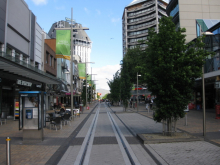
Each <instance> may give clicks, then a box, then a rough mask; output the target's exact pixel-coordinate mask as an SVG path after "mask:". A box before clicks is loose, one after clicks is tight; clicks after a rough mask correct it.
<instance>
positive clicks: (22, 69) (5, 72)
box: [0, 54, 60, 119]
mask: <svg viewBox="0 0 220 165" xmlns="http://www.w3.org/2000/svg"><path fill="white" fill-rule="evenodd" d="M59 83H60V82H59V80H58V79H57V78H56V77H53V76H51V75H48V74H46V73H45V72H43V71H41V70H39V69H36V68H34V67H33V66H32V65H30V64H27V63H26V62H24V61H19V60H17V61H15V60H14V58H13V57H11V56H7V55H5V54H3V55H2V56H0V114H1V113H2V112H6V114H7V117H8V118H14V119H17V118H18V117H19V111H18V109H19V91H46V90H45V86H46V84H59Z"/></svg>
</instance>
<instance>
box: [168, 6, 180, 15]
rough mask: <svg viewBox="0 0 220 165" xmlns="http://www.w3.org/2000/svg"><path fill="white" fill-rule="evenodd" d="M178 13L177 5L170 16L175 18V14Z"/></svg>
mask: <svg viewBox="0 0 220 165" xmlns="http://www.w3.org/2000/svg"><path fill="white" fill-rule="evenodd" d="M178 12H179V4H177V5H176V6H175V7H174V9H173V10H172V11H171V12H170V16H172V17H173V16H175V15H176V13H178Z"/></svg>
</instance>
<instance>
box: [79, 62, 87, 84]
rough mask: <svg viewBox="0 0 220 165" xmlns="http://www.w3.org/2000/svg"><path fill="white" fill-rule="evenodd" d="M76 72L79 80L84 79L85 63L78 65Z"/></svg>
mask: <svg viewBox="0 0 220 165" xmlns="http://www.w3.org/2000/svg"><path fill="white" fill-rule="evenodd" d="M78 70H79V78H80V79H84V80H85V79H86V64H85V63H79V64H78Z"/></svg>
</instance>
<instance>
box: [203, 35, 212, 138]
mask: <svg viewBox="0 0 220 165" xmlns="http://www.w3.org/2000/svg"><path fill="white" fill-rule="evenodd" d="M204 35H205V36H210V37H211V36H213V35H214V34H213V33H211V32H205V33H204ZM210 39H211V51H212V38H210ZM202 101H203V107H202V109H203V136H204V137H205V136H206V115H205V77H204V65H203V66H202Z"/></svg>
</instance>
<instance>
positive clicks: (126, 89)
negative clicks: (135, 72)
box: [121, 58, 132, 111]
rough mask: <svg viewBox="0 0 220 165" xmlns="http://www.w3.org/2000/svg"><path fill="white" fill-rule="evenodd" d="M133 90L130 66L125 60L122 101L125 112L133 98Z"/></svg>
mask: <svg viewBox="0 0 220 165" xmlns="http://www.w3.org/2000/svg"><path fill="white" fill-rule="evenodd" d="M131 89H132V83H131V81H130V75H129V64H128V61H127V59H126V58H124V59H123V60H122V63H121V99H122V101H123V106H124V109H125V111H126V110H127V107H128V102H129V99H130V97H131Z"/></svg>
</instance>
